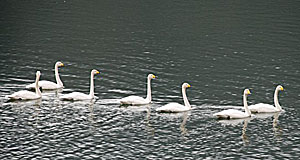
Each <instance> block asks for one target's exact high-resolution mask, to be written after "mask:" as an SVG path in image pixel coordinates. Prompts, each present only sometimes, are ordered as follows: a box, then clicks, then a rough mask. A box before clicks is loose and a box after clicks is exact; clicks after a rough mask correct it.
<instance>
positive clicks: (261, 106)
mask: <svg viewBox="0 0 300 160" xmlns="http://www.w3.org/2000/svg"><path fill="white" fill-rule="evenodd" d="M279 91H283V87H282V86H281V85H278V86H277V87H276V89H275V92H274V105H275V107H274V106H273V105H270V104H265V103H258V104H255V105H251V106H249V109H250V111H251V112H254V113H273V112H280V111H282V108H281V106H280V104H279V101H278V93H279Z"/></svg>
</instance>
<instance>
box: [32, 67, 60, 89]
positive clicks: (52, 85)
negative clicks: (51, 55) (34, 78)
mask: <svg viewBox="0 0 300 160" xmlns="http://www.w3.org/2000/svg"><path fill="white" fill-rule="evenodd" d="M63 66H64V64H63V63H61V62H56V63H55V65H54V70H55V79H56V83H54V82H51V81H45V80H44V81H39V87H41V88H42V89H45V90H53V89H59V88H63V87H64V84H63V83H62V81H61V80H60V78H59V74H58V67H63ZM26 88H27V89H34V88H35V83H32V84H30V85H27V86H26Z"/></svg>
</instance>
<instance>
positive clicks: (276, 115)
mask: <svg viewBox="0 0 300 160" xmlns="http://www.w3.org/2000/svg"><path fill="white" fill-rule="evenodd" d="M281 113H283V112H275V113H257V114H255V117H256V118H259V119H267V118H270V117H272V118H273V123H272V127H273V131H274V136H275V138H277V139H281V137H280V136H281V135H282V128H281V127H280V126H278V118H279V116H280V114H281Z"/></svg>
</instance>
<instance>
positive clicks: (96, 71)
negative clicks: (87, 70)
mask: <svg viewBox="0 0 300 160" xmlns="http://www.w3.org/2000/svg"><path fill="white" fill-rule="evenodd" d="M92 74H94V75H95V74H100V72H99V71H98V70H96V69H93V70H92Z"/></svg>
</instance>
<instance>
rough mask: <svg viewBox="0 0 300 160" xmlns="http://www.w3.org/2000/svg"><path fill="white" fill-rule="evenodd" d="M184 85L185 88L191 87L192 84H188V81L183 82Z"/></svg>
mask: <svg viewBox="0 0 300 160" xmlns="http://www.w3.org/2000/svg"><path fill="white" fill-rule="evenodd" d="M182 87H183V88H190V87H191V85H190V84H188V83H183V84H182Z"/></svg>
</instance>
